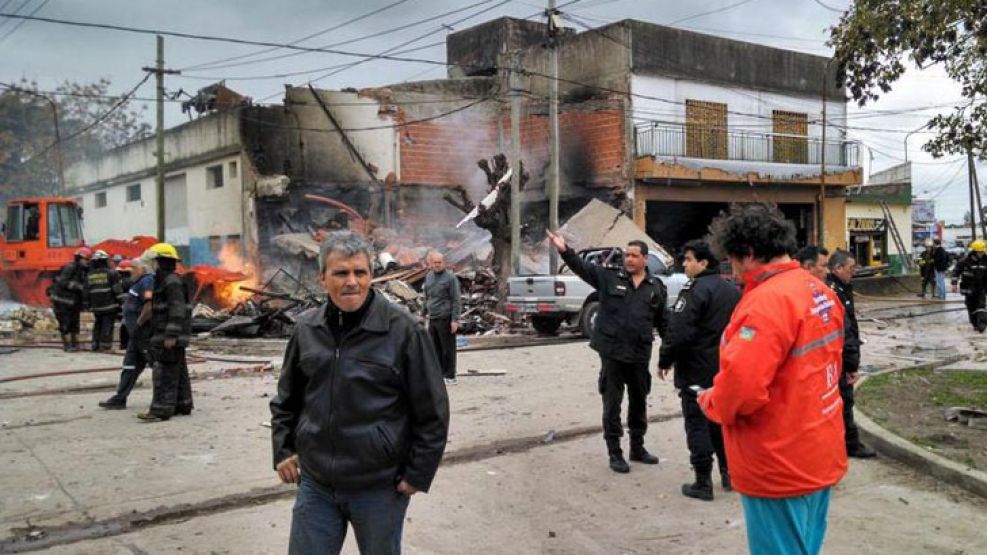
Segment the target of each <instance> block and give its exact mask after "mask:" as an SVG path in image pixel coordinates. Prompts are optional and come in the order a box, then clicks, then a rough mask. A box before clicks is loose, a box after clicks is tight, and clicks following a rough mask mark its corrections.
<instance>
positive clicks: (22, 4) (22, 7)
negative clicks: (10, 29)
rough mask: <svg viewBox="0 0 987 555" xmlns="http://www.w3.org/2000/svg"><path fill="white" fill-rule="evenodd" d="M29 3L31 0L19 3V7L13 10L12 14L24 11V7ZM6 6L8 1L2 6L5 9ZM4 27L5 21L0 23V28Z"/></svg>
mask: <svg viewBox="0 0 987 555" xmlns="http://www.w3.org/2000/svg"><path fill="white" fill-rule="evenodd" d="M30 1H31V0H24V1H23V2H21V4H20V5H19V6H17V7H16V8H14V13H20V11H21V10H23V9H24V6H26V5H27V4H28V3H29V2H30ZM7 4H10V2H9V1H8V2H7V3H6V4H4V7H5V8H6V7H7ZM5 25H7V22H6V21H0V27H3V26H5Z"/></svg>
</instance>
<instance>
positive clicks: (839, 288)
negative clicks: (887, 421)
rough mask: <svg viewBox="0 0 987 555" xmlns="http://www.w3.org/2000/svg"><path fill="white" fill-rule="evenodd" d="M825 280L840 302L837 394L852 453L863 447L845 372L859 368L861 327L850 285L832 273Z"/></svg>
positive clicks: (846, 438)
mask: <svg viewBox="0 0 987 555" xmlns="http://www.w3.org/2000/svg"><path fill="white" fill-rule="evenodd" d="M826 283H827V284H828V285H829V286H830V288H832V290H833V291H834V292H835V293H836V296H837V297H839V299H840V302H841V303H843V310H844V314H843V373H842V374H840V397H842V398H843V428H844V430H845V436H844V439H845V441H846V450H847V453H848V454H851V455H853V454H857V453H859V452H861V451H864V450H866V449H865V448H864V447H863V445H862V444H861V443H860V431H859V430H858V429H857V424H856V423H855V422H854V421H853V404H854V400H853V384H852V383H849V381H848V380H847V374H853V373H855V372H857V371H858V370H859V369H860V327H859V326H858V325H857V312H856V309H855V308H854V301H853V284H850V283H843V282H842V281H840V279H839V278H837V277H835V276H834V275H832V274H830V275H829V276H828V277H827V278H826ZM868 451H869V450H868Z"/></svg>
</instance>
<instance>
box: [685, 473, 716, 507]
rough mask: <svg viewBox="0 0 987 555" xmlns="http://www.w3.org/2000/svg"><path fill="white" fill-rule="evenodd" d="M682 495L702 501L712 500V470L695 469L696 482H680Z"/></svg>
mask: <svg viewBox="0 0 987 555" xmlns="http://www.w3.org/2000/svg"><path fill="white" fill-rule="evenodd" d="M682 495H684V496H686V497H691V498H693V499H701V500H703V501H712V500H713V472H712V471H709V470H707V471H705V472H702V471H699V470H697V471H696V482H695V483H693V484H682Z"/></svg>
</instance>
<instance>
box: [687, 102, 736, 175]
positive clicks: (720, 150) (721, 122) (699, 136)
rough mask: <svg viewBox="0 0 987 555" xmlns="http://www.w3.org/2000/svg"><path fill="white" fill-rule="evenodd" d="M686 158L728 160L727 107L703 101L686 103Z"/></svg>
mask: <svg viewBox="0 0 987 555" xmlns="http://www.w3.org/2000/svg"><path fill="white" fill-rule="evenodd" d="M685 122H686V123H685V137H686V148H685V152H686V154H685V155H686V156H689V157H691V158H707V159H716V160H726V159H727V155H728V152H727V105H726V104H722V103H719V102H706V101H703V100H686V101H685Z"/></svg>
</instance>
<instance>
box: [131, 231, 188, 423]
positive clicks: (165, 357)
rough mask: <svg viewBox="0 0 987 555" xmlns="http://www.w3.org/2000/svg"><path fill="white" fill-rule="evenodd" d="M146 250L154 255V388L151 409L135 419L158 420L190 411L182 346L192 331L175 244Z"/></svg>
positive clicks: (152, 343)
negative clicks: (178, 272)
mask: <svg viewBox="0 0 987 555" xmlns="http://www.w3.org/2000/svg"><path fill="white" fill-rule="evenodd" d="M149 250H150V251H151V252H152V253H153V255H154V261H153V265H154V292H153V293H152V294H151V329H150V333H151V341H150V351H151V359H152V360H153V361H154V366H153V369H152V380H153V382H154V391H153V393H152V395H151V408H150V409H148V411H147V412H143V413H140V414H138V415H137V418H140V419H141V420H143V421H144V422H162V421H165V420H168V419H169V418H171V417H172V416H174V415H176V414H177V415H182V416H188V415H190V414H192V408H193V404H192V384H191V381H190V380H189V375H188V364H187V363H186V361H185V348H186V347H188V344H189V337H190V336H191V334H192V306H191V304H190V301H189V293H188V289H186V287H185V284H184V283H182V279H181V278H180V277H178V274H176V273H175V269H176V267H177V266H178V260H179V258H178V251H177V250H176V249H175V247H174V246H172V245H169V244H168V243H158V244H156V245H153V246H152V247H151V248H150V249H149Z"/></svg>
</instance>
